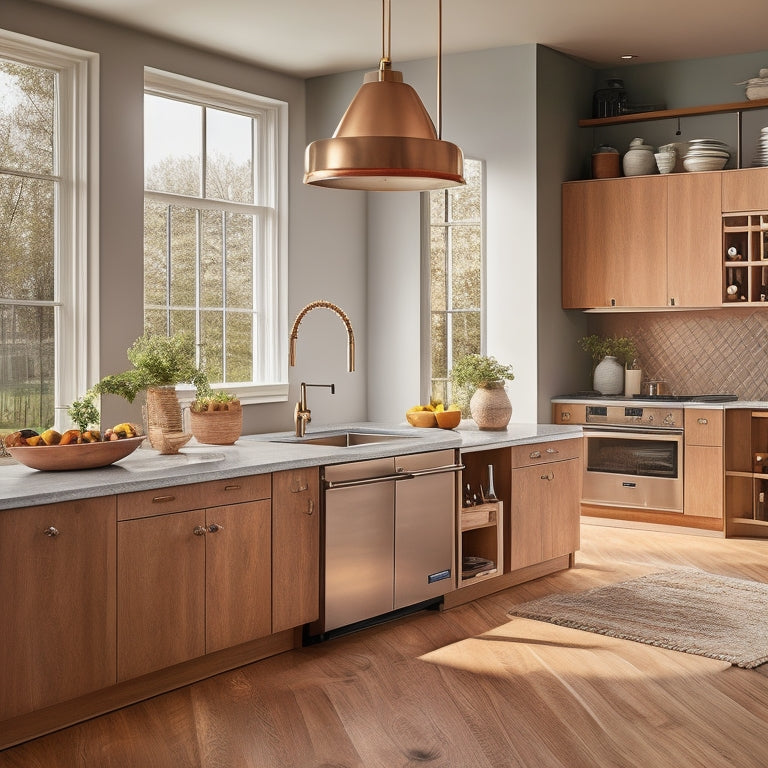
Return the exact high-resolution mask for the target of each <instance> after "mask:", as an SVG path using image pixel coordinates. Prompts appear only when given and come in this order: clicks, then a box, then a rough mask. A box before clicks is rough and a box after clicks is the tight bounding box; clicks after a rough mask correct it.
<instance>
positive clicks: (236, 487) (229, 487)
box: [224, 485, 241, 491]
mask: <svg viewBox="0 0 768 768" xmlns="http://www.w3.org/2000/svg"><path fill="white" fill-rule="evenodd" d="M240 488H241V486H239V485H225V486H224V490H225V491H239V490H240Z"/></svg>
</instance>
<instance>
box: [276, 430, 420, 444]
mask: <svg viewBox="0 0 768 768" xmlns="http://www.w3.org/2000/svg"><path fill="white" fill-rule="evenodd" d="M413 437H416V435H402V434H396V433H388V432H333V433H328V434H325V435H317V437H283V438H278V439H275V440H271V441H270V442H272V443H300V444H302V445H305V444H306V445H329V446H333V447H336V448H349V447H351V446H355V445H369V444H371V443H388V442H390V441H391V440H409V439H411V438H413Z"/></svg>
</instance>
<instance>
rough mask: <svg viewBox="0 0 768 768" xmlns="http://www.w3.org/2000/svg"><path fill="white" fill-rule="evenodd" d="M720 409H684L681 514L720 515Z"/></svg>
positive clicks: (722, 468)
mask: <svg viewBox="0 0 768 768" xmlns="http://www.w3.org/2000/svg"><path fill="white" fill-rule="evenodd" d="M723 436H724V418H723V411H722V410H715V409H711V410H710V409H689V408H686V409H685V446H684V452H685V457H684V462H685V471H684V474H683V513H684V514H685V515H686V516H688V517H716V518H722V516H723V503H724V492H725V474H724V471H725V464H724V449H723Z"/></svg>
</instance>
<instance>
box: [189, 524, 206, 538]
mask: <svg viewBox="0 0 768 768" xmlns="http://www.w3.org/2000/svg"><path fill="white" fill-rule="evenodd" d="M206 531H207V529H206V527H205V526H204V525H196V526H195V527H194V529H193V530H192V533H194V534H195V536H205V534H206Z"/></svg>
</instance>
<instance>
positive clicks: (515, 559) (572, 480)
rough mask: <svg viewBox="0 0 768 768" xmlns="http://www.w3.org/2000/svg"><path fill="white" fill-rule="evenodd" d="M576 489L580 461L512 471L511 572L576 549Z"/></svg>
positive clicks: (579, 487)
mask: <svg viewBox="0 0 768 768" xmlns="http://www.w3.org/2000/svg"><path fill="white" fill-rule="evenodd" d="M580 489H581V461H580V459H569V460H567V461H553V462H550V463H546V464H537V465H535V466H532V467H522V468H520V469H513V470H512V508H511V510H510V558H511V559H510V568H511V570H513V571H514V570H516V569H517V568H524V567H525V566H528V565H535V564H536V563H541V562H544V561H545V560H551V559H552V558H555V557H560V556H561V555H566V554H570V553H571V552H575V551H576V550H577V549H578V548H579V513H580V510H579V504H580V497H581V492H580Z"/></svg>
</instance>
